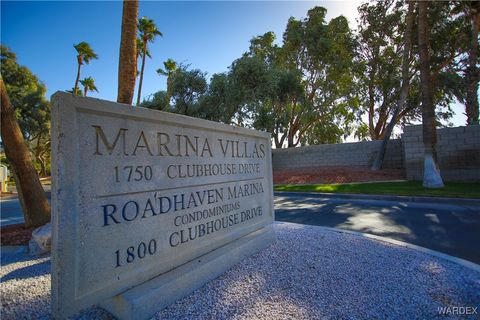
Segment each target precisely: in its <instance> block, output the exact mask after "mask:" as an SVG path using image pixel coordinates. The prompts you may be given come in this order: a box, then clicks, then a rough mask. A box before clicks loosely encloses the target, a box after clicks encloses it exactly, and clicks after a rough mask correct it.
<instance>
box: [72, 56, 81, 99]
mask: <svg viewBox="0 0 480 320" xmlns="http://www.w3.org/2000/svg"><path fill="white" fill-rule="evenodd" d="M77 61H78V68H77V79H75V86H74V87H73V94H74V95H77V90H78V81H80V67H81V66H82V57H81V56H78V57H77Z"/></svg>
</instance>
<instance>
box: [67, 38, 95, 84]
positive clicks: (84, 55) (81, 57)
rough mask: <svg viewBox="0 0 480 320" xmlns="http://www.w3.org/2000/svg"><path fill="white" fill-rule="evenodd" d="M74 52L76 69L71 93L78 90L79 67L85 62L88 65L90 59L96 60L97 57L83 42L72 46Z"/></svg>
mask: <svg viewBox="0 0 480 320" xmlns="http://www.w3.org/2000/svg"><path fill="white" fill-rule="evenodd" d="M73 47H74V48H75V50H77V53H78V55H77V62H78V69H77V79H75V86H73V92H74V93H75V92H77V89H78V81H79V80H80V67H81V66H82V65H83V63H84V62H85V63H86V64H89V63H90V60H92V59H98V55H97V54H96V53H95V52H94V51H93V50H92V48H91V47H90V45H89V44H88V43H86V42H85V41H82V42H80V43H79V44H75V45H73Z"/></svg>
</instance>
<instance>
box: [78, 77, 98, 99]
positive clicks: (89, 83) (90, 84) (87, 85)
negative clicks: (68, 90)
mask: <svg viewBox="0 0 480 320" xmlns="http://www.w3.org/2000/svg"><path fill="white" fill-rule="evenodd" d="M80 83H81V84H82V86H83V96H84V97H86V96H87V92H88V91H89V90H90V91H96V92H98V89H97V87H96V86H95V80H93V78H92V77H86V78H85V79H83V80H80Z"/></svg>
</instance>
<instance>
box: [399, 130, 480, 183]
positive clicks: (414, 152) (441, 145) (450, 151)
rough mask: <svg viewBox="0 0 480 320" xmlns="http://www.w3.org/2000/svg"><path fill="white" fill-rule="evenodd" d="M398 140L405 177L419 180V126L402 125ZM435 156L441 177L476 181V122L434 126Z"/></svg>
mask: <svg viewBox="0 0 480 320" xmlns="http://www.w3.org/2000/svg"><path fill="white" fill-rule="evenodd" d="M402 140H403V142H404V149H405V151H404V155H405V168H406V175H407V179H408V180H422V179H423V156H424V149H423V148H424V147H423V138H422V126H421V125H418V126H409V127H406V128H405V130H404V133H403V137H402ZM437 156H438V162H439V166H440V174H441V176H442V178H443V180H444V181H451V182H455V181H458V182H480V126H478V125H477V126H466V127H456V128H441V129H437Z"/></svg>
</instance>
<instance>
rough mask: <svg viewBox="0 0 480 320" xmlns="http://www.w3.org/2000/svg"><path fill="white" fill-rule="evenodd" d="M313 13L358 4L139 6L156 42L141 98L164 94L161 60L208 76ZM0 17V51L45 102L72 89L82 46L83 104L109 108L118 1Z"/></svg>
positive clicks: (17, 8) (22, 5) (9, 10)
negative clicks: (90, 53)
mask: <svg viewBox="0 0 480 320" xmlns="http://www.w3.org/2000/svg"><path fill="white" fill-rule="evenodd" d="M315 5H323V6H325V7H327V8H328V7H330V8H329V9H330V10H329V11H331V12H330V13H329V19H330V18H331V17H333V16H334V14H335V16H337V15H339V14H341V12H342V10H343V11H344V12H345V13H347V14H350V15H351V14H352V12H353V14H355V12H356V7H357V6H358V2H351V1H350V2H346V1H345V2H227V1H224V2H166V1H158V2H153V1H147V2H140V5H139V16H148V17H149V18H151V19H153V20H154V21H155V23H156V24H157V27H158V29H159V30H160V31H161V32H162V33H163V35H164V36H163V37H158V38H157V39H156V40H155V42H154V43H153V44H151V45H150V51H151V53H152V59H147V62H146V69H145V75H144V87H143V89H142V97H146V96H147V95H149V94H151V93H154V92H156V91H158V90H160V89H164V88H165V86H166V79H165V77H160V76H158V75H157V74H156V72H155V70H157V69H158V68H159V67H162V66H163V61H165V60H166V59H168V58H172V59H174V60H175V61H178V62H184V63H187V64H191V68H199V69H201V70H202V71H206V72H207V73H208V74H209V75H212V74H214V73H217V72H223V71H226V70H227V68H228V66H229V65H230V64H231V63H232V62H233V61H234V60H235V59H237V58H239V57H240V56H241V54H242V53H243V52H245V51H246V50H247V49H248V46H249V40H250V39H251V38H252V37H253V36H256V35H259V34H263V33H265V32H267V31H274V32H275V33H276V34H277V36H278V38H279V39H280V40H281V36H282V33H283V30H284V29H285V26H286V23H287V20H288V18H289V17H290V16H294V17H297V18H301V17H304V16H305V15H306V13H307V11H308V9H310V8H312V7H314V6H315ZM1 9H2V12H1V41H2V43H3V44H4V45H7V46H8V47H9V48H10V49H11V50H12V51H13V52H15V53H16V54H17V59H18V62H19V63H20V64H22V65H25V66H27V67H28V68H29V69H30V70H32V72H33V73H34V74H36V75H37V76H38V77H39V78H40V79H41V80H42V81H43V82H44V83H45V84H46V86H47V90H48V92H47V95H48V96H50V95H51V94H53V93H54V92H55V91H57V90H69V89H71V88H72V87H73V85H74V81H75V76H76V53H75V49H74V48H73V44H75V43H78V42H80V41H86V42H88V43H89V44H90V45H91V47H92V48H93V49H94V50H95V52H96V53H97V54H98V55H99V60H93V61H92V62H91V63H90V65H86V66H83V67H82V74H81V78H83V77H86V76H92V77H93V78H94V79H95V82H96V85H97V87H98V89H99V93H92V94H91V96H94V97H99V98H102V99H107V100H116V91H117V70H118V51H119V43H120V29H121V15H122V2H121V1H109V2H103V1H102V2H96V1H95V2H93V1H91V2H90V1H82V2H76V1H75V2H65V1H64V2H52V1H46V2H43V1H42V2H40V1H34V2H23V1H22V2H20V1H2V2H1ZM349 9H350V10H349ZM352 20H353V19H352ZM352 22H353V21H352Z"/></svg>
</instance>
